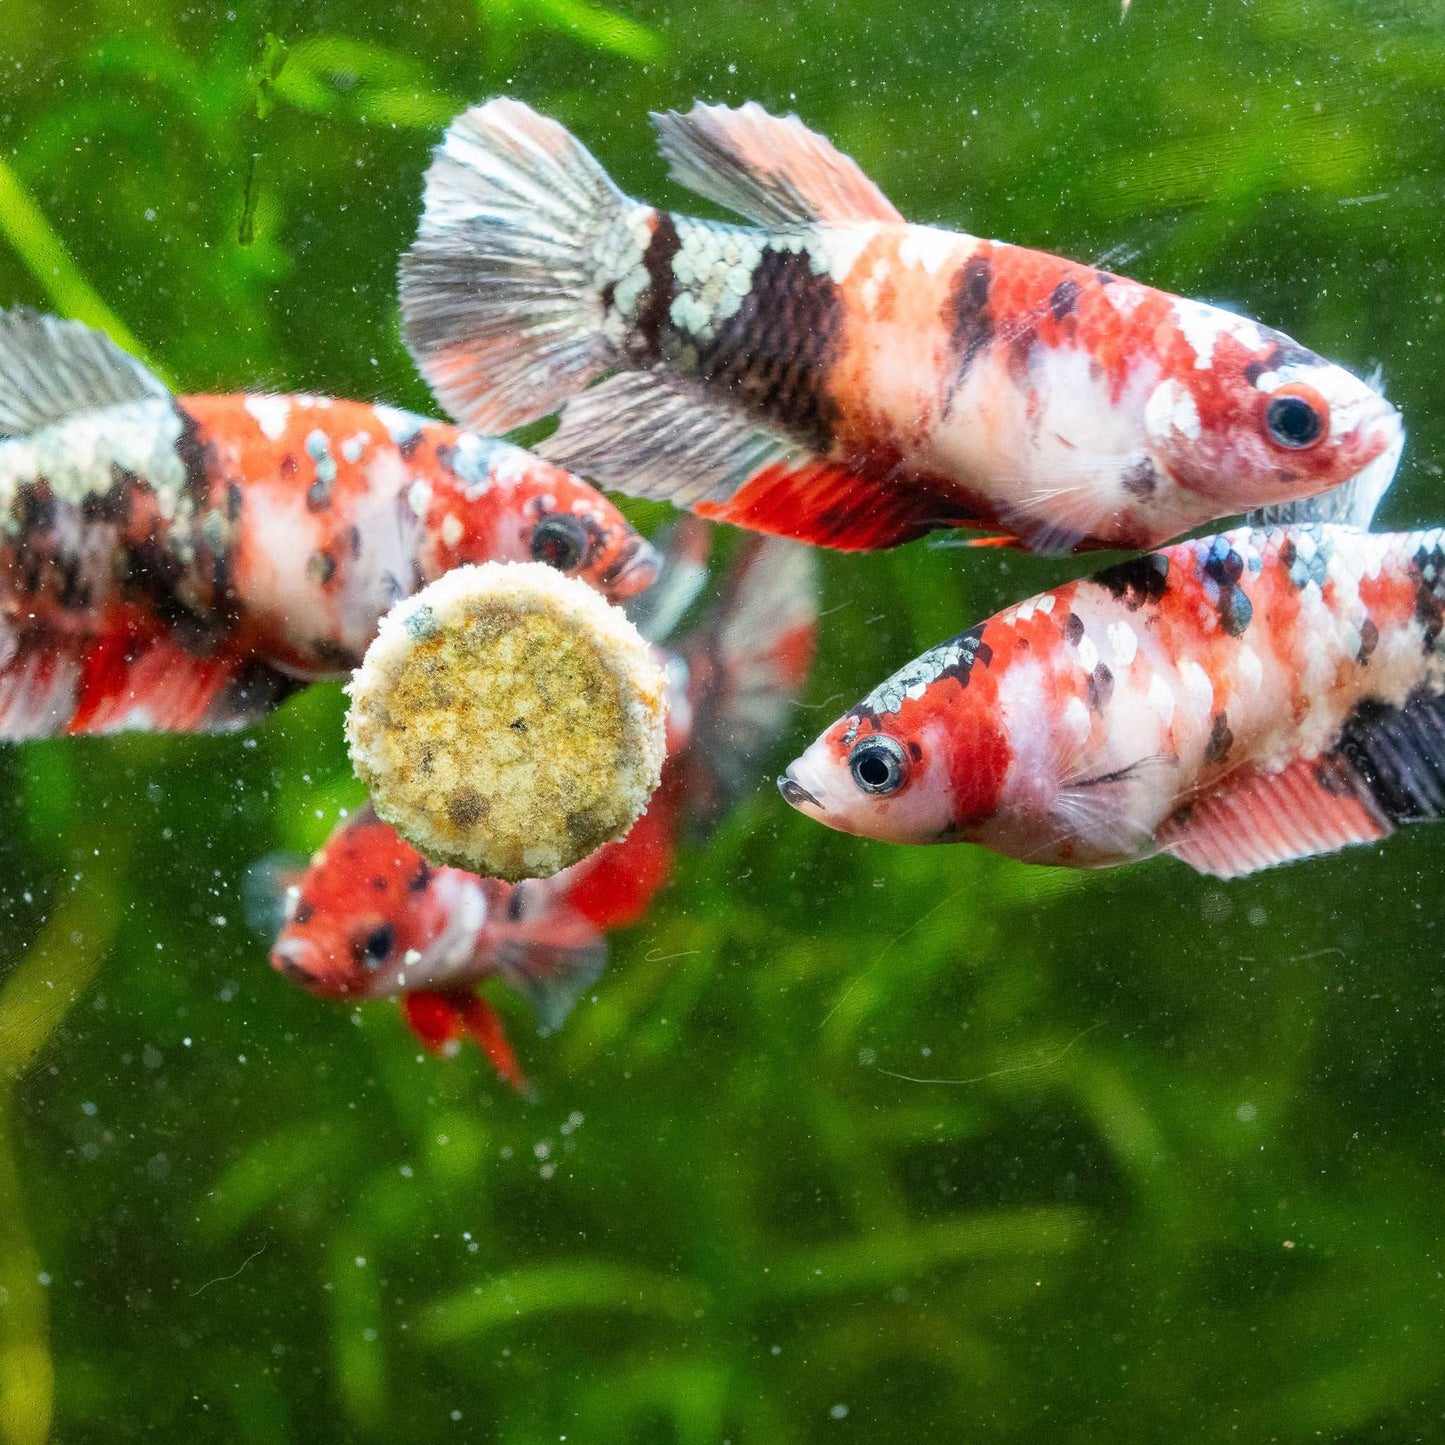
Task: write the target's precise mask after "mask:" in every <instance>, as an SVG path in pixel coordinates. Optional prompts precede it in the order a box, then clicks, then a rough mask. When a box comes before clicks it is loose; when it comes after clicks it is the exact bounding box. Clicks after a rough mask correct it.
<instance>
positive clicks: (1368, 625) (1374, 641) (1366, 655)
mask: <svg viewBox="0 0 1445 1445" xmlns="http://www.w3.org/2000/svg"><path fill="white" fill-rule="evenodd" d="M1379 645H1380V629H1379V628H1378V627H1376V626H1375V624H1374V622H1373V621H1372V620H1371V619H1370V618H1368V617H1367V618H1365V620H1364V621H1363V622H1362V623H1360V650H1359V651H1358V652H1357V653H1356V654H1355V661H1356V662H1368V661H1369V660H1370V658H1371V657H1372V656H1373V655H1374V652H1375V649H1376V648H1377V647H1378V646H1379Z"/></svg>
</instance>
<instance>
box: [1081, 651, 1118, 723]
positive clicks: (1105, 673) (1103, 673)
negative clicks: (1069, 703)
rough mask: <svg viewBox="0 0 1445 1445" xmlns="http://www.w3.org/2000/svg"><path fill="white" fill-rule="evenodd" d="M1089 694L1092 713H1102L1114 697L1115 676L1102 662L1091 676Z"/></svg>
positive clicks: (1088, 699)
mask: <svg viewBox="0 0 1445 1445" xmlns="http://www.w3.org/2000/svg"><path fill="white" fill-rule="evenodd" d="M1087 693H1088V698H1087V701H1088V704H1089V708H1090V710H1091V711H1092V712H1099V711H1101V710H1102V709H1103V708H1104V707H1105V705H1106V704H1107V703H1108V701H1109V699H1110V698H1111V697H1113V695H1114V674H1113V673H1112V672H1110V671H1109V669H1108V668H1107V667H1105V666H1104V664H1103V663H1102V662H1101V663H1100V664H1099V665H1098V666H1097V667H1096V668H1095V669H1094V670H1093V672H1091V673H1090V674H1089V685H1088V688H1087Z"/></svg>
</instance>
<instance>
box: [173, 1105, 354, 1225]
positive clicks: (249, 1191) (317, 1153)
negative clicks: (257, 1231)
mask: <svg viewBox="0 0 1445 1445" xmlns="http://www.w3.org/2000/svg"><path fill="white" fill-rule="evenodd" d="M358 1138H359V1136H358V1131H357V1130H356V1129H355V1128H353V1127H351V1126H349V1125H348V1124H347V1123H346V1122H345V1121H344V1120H339V1119H326V1120H324V1121H323V1120H316V1119H306V1120H303V1121H301V1122H300V1123H297V1124H292V1125H288V1126H287V1127H286V1128H284V1129H281V1130H278V1131H277V1132H276V1133H275V1134H271V1135H268V1136H267V1137H266V1138H265V1139H262V1140H261V1141H260V1142H259V1143H256V1144H253V1145H252V1146H251V1147H250V1148H249V1149H248V1150H247V1151H246V1152H245V1153H244V1154H243V1155H242V1156H241V1157H240V1158H239V1159H238V1160H236V1162H235V1163H234V1164H232V1165H231V1166H230V1168H229V1169H227V1170H226V1172H225V1173H224V1174H223V1175H222V1176H221V1178H220V1180H219V1181H218V1182H217V1183H216V1185H215V1186H214V1187H213V1188H212V1189H211V1191H210V1193H209V1195H208V1196H207V1198H206V1201H205V1203H204V1204H203V1205H202V1206H201V1210H200V1221H199V1225H198V1230H199V1233H200V1235H201V1237H202V1238H203V1239H206V1240H210V1241H214V1240H221V1239H228V1238H230V1237H231V1236H232V1235H234V1234H235V1233H236V1232H237V1231H238V1230H239V1229H240V1228H241V1227H242V1226H243V1225H244V1224H246V1223H247V1221H248V1220H250V1219H251V1218H252V1217H253V1216H254V1215H256V1214H258V1213H259V1212H260V1211H261V1210H263V1209H265V1208H266V1207H267V1206H268V1205H270V1204H274V1203H275V1202H276V1201H277V1200H279V1199H281V1198H283V1197H291V1196H293V1195H295V1194H296V1193H297V1192H298V1191H299V1190H301V1189H302V1188H303V1187H304V1186H305V1185H306V1184H307V1183H308V1181H311V1180H315V1179H318V1178H326V1177H328V1176H330V1175H331V1174H332V1173H333V1172H335V1171H337V1170H338V1169H339V1168H340V1166H341V1165H342V1164H343V1163H344V1161H345V1160H347V1159H349V1158H350V1157H351V1156H352V1155H353V1154H354V1152H355V1149H356V1146H357V1143H358Z"/></svg>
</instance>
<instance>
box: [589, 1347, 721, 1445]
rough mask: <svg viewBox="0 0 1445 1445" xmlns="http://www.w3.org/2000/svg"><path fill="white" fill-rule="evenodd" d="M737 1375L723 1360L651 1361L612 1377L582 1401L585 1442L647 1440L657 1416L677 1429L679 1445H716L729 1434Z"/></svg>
mask: <svg viewBox="0 0 1445 1445" xmlns="http://www.w3.org/2000/svg"><path fill="white" fill-rule="evenodd" d="M733 1373H734V1372H733V1370H732V1369H731V1368H730V1367H729V1366H728V1365H727V1364H726V1363H725V1362H723V1361H722V1360H687V1359H676V1360H647V1361H645V1362H643V1363H641V1364H638V1365H636V1366H633V1367H632V1368H630V1369H625V1370H618V1371H611V1370H609V1371H608V1376H607V1379H606V1380H605V1381H604V1382H603V1383H601V1384H598V1385H595V1386H593V1387H592V1389H590V1390H589V1391H588V1392H587V1394H586V1395H584V1396H583V1398H582V1403H581V1415H582V1419H583V1421H584V1430H583V1434H584V1436H587V1437H590V1438H592V1439H597V1440H602V1439H613V1440H616V1439H623V1438H627V1439H636V1438H642V1436H643V1434H644V1431H645V1429H646V1425H647V1423H648V1421H649V1420H650V1419H652V1418H653V1417H655V1416H656V1415H659V1414H661V1415H664V1416H665V1417H666V1418H667V1419H668V1420H669V1421H671V1423H672V1432H673V1438H674V1439H675V1440H676V1441H677V1445H715V1442H716V1441H718V1440H721V1439H723V1438H724V1437H725V1436H726V1434H727V1430H726V1412H727V1404H728V1396H729V1393H730V1392H731V1389H732V1384H733Z"/></svg>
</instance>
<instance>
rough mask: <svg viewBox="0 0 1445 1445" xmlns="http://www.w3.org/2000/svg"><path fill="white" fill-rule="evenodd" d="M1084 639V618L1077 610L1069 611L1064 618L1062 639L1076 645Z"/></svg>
mask: <svg viewBox="0 0 1445 1445" xmlns="http://www.w3.org/2000/svg"><path fill="white" fill-rule="evenodd" d="M1083 640H1084V619H1083V618H1082V617H1080V616H1079V614H1078V613H1077V612H1071V613H1069V615H1068V617H1067V618H1066V619H1065V620H1064V641H1065V642H1067V643H1068V644H1069V645H1070V646H1071V647H1077V646H1078V645H1079V644H1080V643H1081V642H1082V641H1083Z"/></svg>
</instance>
